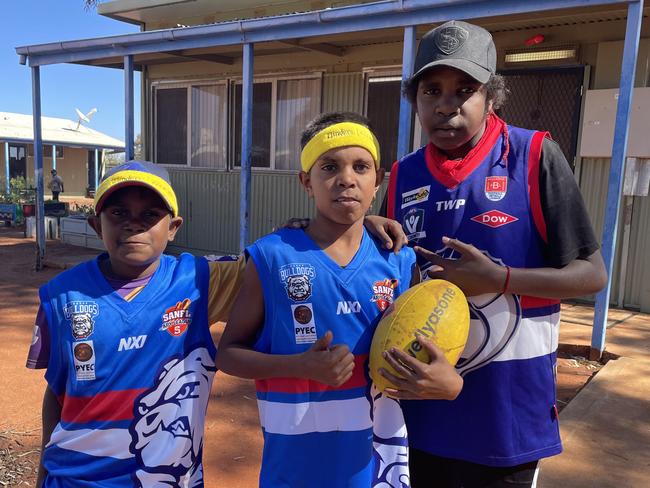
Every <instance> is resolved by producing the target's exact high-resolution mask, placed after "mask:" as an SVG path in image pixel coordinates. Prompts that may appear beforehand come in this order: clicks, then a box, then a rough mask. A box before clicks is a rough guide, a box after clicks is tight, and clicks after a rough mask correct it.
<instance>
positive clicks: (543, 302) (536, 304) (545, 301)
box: [520, 295, 560, 309]
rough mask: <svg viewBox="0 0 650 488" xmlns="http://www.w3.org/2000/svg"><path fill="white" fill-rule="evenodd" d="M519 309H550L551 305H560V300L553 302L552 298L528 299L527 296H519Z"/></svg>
mask: <svg viewBox="0 0 650 488" xmlns="http://www.w3.org/2000/svg"><path fill="white" fill-rule="evenodd" d="M520 298H521V308H523V309H529V308H544V307H550V306H552V305H557V304H558V303H560V300H555V299H552V298H539V297H530V296H527V295H521V297H520Z"/></svg>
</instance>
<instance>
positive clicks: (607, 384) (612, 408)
mask: <svg viewBox="0 0 650 488" xmlns="http://www.w3.org/2000/svg"><path fill="white" fill-rule="evenodd" d="M592 317H593V309H592V308H590V307H584V306H571V305H569V306H563V309H562V326H561V328H560V343H563V344H577V345H583V346H588V345H589V344H590V342H591V331H592V327H591V324H592ZM606 351H608V352H610V353H612V354H615V355H617V356H620V358H619V359H612V360H610V361H609V362H608V363H607V364H606V365H605V366H604V367H603V368H602V369H601V370H600V372H599V373H598V374H596V376H595V377H594V379H593V380H592V381H591V382H589V383H588V384H587V385H586V386H585V387H584V389H583V390H582V391H580V393H578V395H577V396H576V397H575V398H574V399H573V400H572V401H571V402H570V403H569V405H568V406H567V407H566V408H565V409H564V410H563V411H562V413H561V414H560V429H561V434H562V441H563V443H564V453H562V454H561V455H559V456H555V457H553V458H549V459H546V460H544V461H543V462H542V465H541V466H542V467H541V471H540V478H539V480H538V484H537V486H538V487H539V488H558V487H562V488H565V487H566V488H610V487H611V488H626V487H630V488H632V487H634V488H637V487H647V486H650V315H645V314H638V313H634V312H629V311H623V310H612V311H611V312H610V315H609V320H608V330H607V347H606Z"/></svg>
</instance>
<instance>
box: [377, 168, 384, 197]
mask: <svg viewBox="0 0 650 488" xmlns="http://www.w3.org/2000/svg"><path fill="white" fill-rule="evenodd" d="M385 176H386V170H385V169H384V168H379V169H378V170H377V176H376V177H375V193H377V190H379V186H380V185H381V184H382V182H383V181H384V177H385Z"/></svg>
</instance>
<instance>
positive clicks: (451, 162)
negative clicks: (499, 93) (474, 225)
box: [424, 113, 509, 188]
mask: <svg viewBox="0 0 650 488" xmlns="http://www.w3.org/2000/svg"><path fill="white" fill-rule="evenodd" d="M501 134H503V137H504V140H505V150H504V154H503V156H502V159H503V160H505V159H506V158H507V156H508V149H509V147H508V128H507V126H506V123H505V122H504V121H503V120H501V119H500V118H499V117H497V116H496V115H495V114H492V113H491V114H488V116H487V119H486V122H485V132H483V135H482V136H481V139H480V140H479V141H478V143H477V144H476V146H474V147H473V148H472V149H471V150H470V151H469V152H468V153H467V154H466V155H465V157H464V158H463V159H449V158H448V157H447V155H446V154H444V153H443V152H442V151H440V149H438V148H437V147H436V146H434V145H433V144H432V143H431V142H430V143H429V144H427V147H426V149H425V151H424V159H425V161H426V164H427V168H429V171H430V172H431V174H432V175H433V177H434V178H435V179H436V180H438V181H439V182H440V183H442V184H443V185H445V186H446V187H447V188H455V187H456V186H458V184H459V183H460V182H462V181H463V180H464V179H465V178H467V177H468V176H469V175H470V174H471V173H472V171H474V170H475V169H476V168H477V167H478V166H479V165H480V164H481V163H482V162H483V160H484V159H485V156H487V155H488V153H489V152H490V151H491V150H492V147H493V146H494V144H495V143H496V142H497V140H498V139H499V136H500V135H501Z"/></svg>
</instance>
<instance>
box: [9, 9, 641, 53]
mask: <svg viewBox="0 0 650 488" xmlns="http://www.w3.org/2000/svg"><path fill="white" fill-rule="evenodd" d="M627 3H628V0H538V1H536V2H521V1H509V2H506V3H505V4H502V3H493V2H485V1H477V0H390V1H383V2H375V3H366V4H358V5H352V6H346V7H337V8H331V9H324V10H318V11H312V12H306V13H294V14H286V15H278V16H274V17H263V18H246V19H242V20H237V21H227V22H219V23H215V24H207V25H196V26H190V27H177V28H168V29H161V30H153V31H145V32H137V33H133V34H126V35H121V36H112V37H102V38H96V39H82V40H76V41H64V42H56V43H49V44H39V45H32V46H23V47H18V48H16V53H17V54H18V55H19V56H20V61H21V62H25V60H26V58H29V65H30V66H39V65H47V64H55V63H89V64H93V63H97V61H99V60H104V61H107V60H109V59H110V58H113V59H115V58H116V57H117V58H118V59H119V57H123V56H125V55H133V56H136V57H138V56H141V57H144V58H145V59H140V60H139V59H134V62H135V64H136V65H138V64H149V63H148V62H147V61H151V64H157V63H160V62H161V61H162V60H161V59H160V58H161V57H166V58H174V57H176V59H177V60H178V61H180V60H182V59H183V58H185V61H187V59H188V58H189V59H192V58H193V57H194V56H195V53H196V51H195V50H197V49H206V48H208V49H214V48H215V47H218V46H223V47H226V46H238V45H241V44H243V43H269V42H276V41H283V42H285V43H286V42H287V41H288V40H289V41H293V42H294V44H295V43H297V44H298V45H299V46H302V47H307V46H310V44H311V43H312V42H314V41H313V39H315V38H319V37H321V36H332V35H341V34H346V35H354V34H353V33H357V32H362V31H372V30H379V29H381V30H385V29H395V28H399V27H404V26H409V25H426V24H435V23H439V22H443V21H446V20H448V19H449V18H451V17H450V15H452V13H453V14H454V18H459V19H497V18H499V17H501V18H502V21H505V19H504V18H503V16H506V15H507V16H508V17H509V18H511V16H515V18H517V20H519V22H520V27H523V28H525V20H524V19H523V17H524V16H531V17H532V18H534V19H535V20H536V21H538V22H539V21H540V20H541V21H542V22H544V20H543V18H544V16H549V17H557V16H558V14H559V16H561V15H562V14H561V12H571V15H572V16H573V17H574V19H576V20H577V19H579V18H580V16H581V15H583V14H585V13H586V12H585V11H584V9H585V8H587V9H590V10H612V9H618V10H619V11H620V10H621V7H623V8H624V6H625V5H626V4H627ZM581 11H582V12H581ZM533 12H535V13H534V14H533ZM478 23H479V24H482V22H478ZM521 23H523V24H524V25H522V24H521ZM507 25H508V22H502V23H501V26H503V27H505V26H507ZM486 27H487V28H488V29H490V30H493V29H495V28H496V27H497V26H495V25H492V26H486ZM384 35H385V32H384ZM316 42H318V41H316ZM258 46H259V44H258ZM330 47H331V46H330ZM315 50H317V49H315ZM204 54H205V53H204ZM147 58H148V59H147ZM198 59H200V58H198ZM213 60H214V61H215V62H225V64H232V63H233V60H232V59H231V58H230V59H228V58H226V59H221V60H219V59H218V58H217V57H214V56H213ZM97 64H100V63H97ZM101 64H103V63H101ZM108 64H110V63H106V64H105V65H108Z"/></svg>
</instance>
